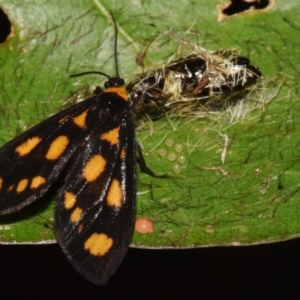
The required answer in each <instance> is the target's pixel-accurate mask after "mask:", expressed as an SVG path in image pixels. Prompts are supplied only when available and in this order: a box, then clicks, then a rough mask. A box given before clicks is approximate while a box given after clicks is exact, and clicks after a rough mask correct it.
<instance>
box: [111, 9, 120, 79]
mask: <svg viewBox="0 0 300 300" xmlns="http://www.w3.org/2000/svg"><path fill="white" fill-rule="evenodd" d="M110 15H111V18H112V20H113V22H114V27H115V45H114V57H115V68H116V77H120V75H119V64H118V53H117V51H118V50H117V49H118V27H117V22H116V19H115V17H114V15H113V13H112V11H110Z"/></svg>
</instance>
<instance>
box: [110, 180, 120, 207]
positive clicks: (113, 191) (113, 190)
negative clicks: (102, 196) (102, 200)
mask: <svg viewBox="0 0 300 300" xmlns="http://www.w3.org/2000/svg"><path fill="white" fill-rule="evenodd" d="M122 201H123V189H122V186H121V184H120V181H118V180H116V179H114V180H113V181H112V183H111V185H110V187H109V190H108V193H107V197H106V202H107V204H108V205H109V206H115V207H121V206H122Z"/></svg>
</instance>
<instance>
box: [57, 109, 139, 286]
mask: <svg viewBox="0 0 300 300" xmlns="http://www.w3.org/2000/svg"><path fill="white" fill-rule="evenodd" d="M129 114H130V113H125V114H124V115H123V116H122V117H121V118H119V117H115V118H114V117H112V118H110V119H109V121H108V122H106V123H105V124H104V125H101V126H99V128H98V129H95V130H94V131H93V133H92V135H91V137H90V139H89V140H88V142H87V144H86V145H85V146H84V149H82V147H79V148H78V149H77V151H76V153H75V155H74V157H76V159H75V161H74V163H73V166H72V168H71V169H70V172H69V174H68V176H67V178H66V180H65V183H64V185H63V187H62V188H61V190H60V193H59V195H58V206H57V209H56V214H55V224H56V233H57V240H58V242H59V244H60V245H61V247H62V249H63V251H64V252H65V254H66V256H67V257H68V259H69V261H70V262H71V264H72V265H73V267H74V268H75V269H76V270H77V271H78V272H79V273H81V274H82V275H83V276H85V277H86V278H87V279H88V280H89V281H91V282H93V283H95V284H97V285H102V284H105V283H106V281H107V280H108V279H109V278H110V276H111V275H112V274H113V273H114V272H115V271H116V269H117V268H118V266H119V264H120V263H121V261H122V260H123V258H124V256H125V254H126V252H127V249H128V247H129V244H130V242H131V238H132V232H133V227H134V220H135V198H136V190H135V185H136V161H135V129H134V124H133V122H132V120H131V116H130V115H129Z"/></svg>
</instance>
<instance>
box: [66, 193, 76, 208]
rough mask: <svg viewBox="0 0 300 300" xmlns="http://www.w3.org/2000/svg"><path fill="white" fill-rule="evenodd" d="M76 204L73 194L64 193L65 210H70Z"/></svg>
mask: <svg viewBox="0 0 300 300" xmlns="http://www.w3.org/2000/svg"><path fill="white" fill-rule="evenodd" d="M75 203H76V196H75V194H73V193H70V192H65V199H64V206H65V209H71V208H72V207H73V206H74V205H75Z"/></svg>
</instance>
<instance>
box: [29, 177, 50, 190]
mask: <svg viewBox="0 0 300 300" xmlns="http://www.w3.org/2000/svg"><path fill="white" fill-rule="evenodd" d="M45 182H46V178H45V177H42V176H35V177H33V178H32V180H31V185H30V188H31V189H37V188H38V187H40V186H41V185H42V184H44V183H45Z"/></svg>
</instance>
